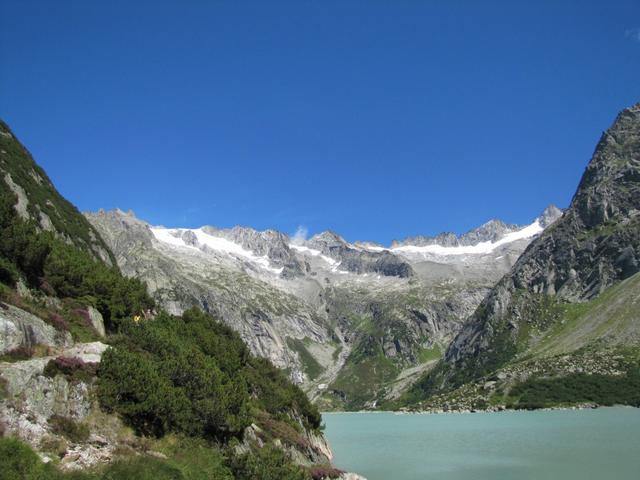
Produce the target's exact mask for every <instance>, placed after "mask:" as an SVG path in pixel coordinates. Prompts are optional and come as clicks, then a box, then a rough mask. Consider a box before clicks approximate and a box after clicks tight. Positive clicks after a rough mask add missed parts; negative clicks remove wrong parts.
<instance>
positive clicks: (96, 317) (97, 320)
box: [87, 306, 107, 337]
mask: <svg viewBox="0 0 640 480" xmlns="http://www.w3.org/2000/svg"><path fill="white" fill-rule="evenodd" d="M87 313H88V314H89V321H90V322H91V326H92V327H93V328H94V329H95V331H96V332H98V335H100V336H101V337H105V336H106V335H107V332H106V330H105V328H104V318H102V314H101V313H100V312H99V311H98V310H96V309H95V308H93V307H91V306H89V307H87Z"/></svg>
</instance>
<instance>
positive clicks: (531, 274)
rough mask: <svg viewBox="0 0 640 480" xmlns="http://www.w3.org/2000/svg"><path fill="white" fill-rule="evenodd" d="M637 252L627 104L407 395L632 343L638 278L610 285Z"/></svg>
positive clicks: (635, 264)
mask: <svg viewBox="0 0 640 480" xmlns="http://www.w3.org/2000/svg"><path fill="white" fill-rule="evenodd" d="M639 259H640V105H635V106H633V107H631V108H628V109H625V110H624V111H622V112H621V113H620V114H619V115H618V117H617V118H616V120H615V122H614V123H613V125H612V126H611V128H610V129H609V130H607V131H606V132H605V133H604V134H603V136H602V138H601V139H600V142H599V143H598V145H597V147H596V149H595V153H594V155H593V158H592V159H591V162H590V163H589V165H588V167H587V169H586V171H585V172H584V174H583V176H582V179H581V181H580V184H579V186H578V189H577V191H576V194H575V196H574V197H573V200H572V202H571V205H570V207H569V208H568V209H567V210H566V211H565V213H564V215H563V217H562V218H561V219H560V220H558V221H557V222H555V223H554V224H553V225H552V226H551V227H549V228H548V229H547V230H546V231H545V232H543V233H542V234H541V235H540V236H539V237H538V238H537V239H535V240H534V241H533V242H532V243H531V245H530V246H529V247H528V248H527V250H526V251H525V252H524V254H523V255H522V256H521V257H520V259H519V260H518V261H517V262H516V264H515V265H514V267H513V269H512V271H511V272H510V273H509V274H508V275H506V276H505V277H504V278H503V279H502V280H501V281H500V282H499V283H498V284H497V285H496V287H495V288H493V289H492V291H491V293H490V294H489V295H488V296H487V298H486V299H485V300H484V301H483V302H482V303H481V305H480V306H479V307H478V309H477V310H476V312H475V313H474V315H473V316H472V317H471V318H470V320H469V321H468V322H467V323H466V324H465V326H464V328H463V329H462V331H461V332H460V333H459V334H458V336H457V337H456V339H455V340H454V341H453V342H452V344H451V345H450V346H449V348H448V349H447V352H446V355H445V359H444V361H443V362H442V364H441V365H440V366H439V367H438V368H437V369H436V370H435V371H434V372H432V373H431V374H430V375H428V376H427V377H426V378H424V379H423V380H422V381H421V382H420V383H419V384H418V386H417V387H416V388H415V389H414V395H415V396H417V397H421V396H428V395H431V394H433V393H437V392H438V391H440V390H442V389H444V390H449V389H451V388H454V387H458V386H460V385H461V384H463V383H465V382H468V381H471V380H478V379H482V378H485V377H487V376H490V375H491V374H493V372H495V371H496V370H498V369H500V368H502V367H504V368H507V369H508V368H511V367H508V365H510V364H511V363H513V362H514V361H522V362H525V361H527V360H531V358H534V359H538V358H540V357H549V356H553V355H560V354H563V353H564V354H568V353H571V354H575V355H578V356H579V355H583V354H584V352H585V351H590V352H591V354H592V355H594V356H596V357H597V356H598V355H600V354H602V352H605V351H614V350H615V351H618V350H619V348H618V347H621V346H625V347H634V348H637V347H638V345H639V343H638V337H639V335H638V332H639V331H640V318H639V316H638V313H635V312H637V311H638V310H635V312H634V310H633V309H630V305H635V304H636V303H637V291H634V287H635V286H637V281H635V280H634V279H630V280H629V281H628V282H626V283H624V287H623V286H622V285H621V286H620V289H612V288H611V287H612V286H613V285H617V284H619V282H621V281H622V280H625V279H628V278H629V277H632V276H633V275H634V274H636V273H637V272H638V271H639V270H640V266H639V265H640V264H639ZM634 278H636V277H634ZM616 288H617V287H616ZM608 298H610V301H608V302H606V301H605V300H606V299H608ZM625 351H626V352H627V353H629V352H632V351H633V350H628V349H627V350H625ZM596 352H597V353H596ZM618 353H619V352H618ZM631 356H632V360H633V354H631ZM594 358H595V357H594ZM577 363H579V362H577ZM632 363H633V361H632ZM522 368H524V367H522ZM565 373H566V372H565ZM502 376H503V377H504V375H502Z"/></svg>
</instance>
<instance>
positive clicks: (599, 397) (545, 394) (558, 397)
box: [509, 368, 640, 409]
mask: <svg viewBox="0 0 640 480" xmlns="http://www.w3.org/2000/svg"><path fill="white" fill-rule="evenodd" d="M509 396H510V397H512V398H514V399H517V403H516V408H521V409H537V408H544V407H552V406H556V405H562V404H576V403H596V404H598V405H633V406H636V407H637V406H640V371H639V370H638V369H637V368H635V369H632V370H630V371H629V372H628V373H627V374H626V375H617V376H613V375H601V374H586V373H572V374H570V375H566V376H564V377H556V378H530V379H528V380H527V381H525V382H523V383H520V384H518V385H516V386H514V387H513V388H512V389H511V391H510V392H509Z"/></svg>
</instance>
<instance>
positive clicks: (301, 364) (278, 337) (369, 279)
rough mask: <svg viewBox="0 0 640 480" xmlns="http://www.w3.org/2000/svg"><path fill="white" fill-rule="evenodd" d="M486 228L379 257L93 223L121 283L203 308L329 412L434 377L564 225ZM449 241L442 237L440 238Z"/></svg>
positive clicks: (328, 243)
mask: <svg viewBox="0 0 640 480" xmlns="http://www.w3.org/2000/svg"><path fill="white" fill-rule="evenodd" d="M560 215H561V212H560V211H559V210H558V209H556V208H555V207H550V208H548V209H547V210H545V212H544V214H543V215H542V216H541V217H540V218H539V219H537V220H536V221H534V222H533V223H532V224H531V225H528V226H517V225H505V224H503V223H502V222H499V221H491V222H489V223H487V224H485V225H483V226H482V227H480V228H479V229H477V230H474V231H472V232H469V233H468V234H466V235H464V236H462V237H461V238H460V239H458V237H456V236H455V235H453V234H449V235H446V237H447V238H448V239H449V240H448V242H445V243H433V242H431V243H429V244H425V242H418V241H416V242H412V241H411V240H406V241H404V242H402V243H396V244H394V246H392V247H390V248H384V247H382V246H379V245H374V244H371V243H366V242H360V243H356V244H352V243H349V242H347V241H346V240H345V239H343V238H342V237H340V236H339V235H338V234H336V233H334V232H323V233H320V234H318V235H316V236H314V237H312V238H310V239H308V240H299V239H292V238H289V237H288V236H287V235H285V234H282V233H279V232H275V231H272V230H269V231H265V232H258V231H255V230H253V229H250V228H245V227H234V228H232V229H218V228H215V227H209V226H206V227H202V228H199V229H181V228H173V229H172V228H164V227H153V226H151V225H148V224H146V223H145V222H143V221H142V220H139V219H137V218H136V217H135V216H134V215H133V214H132V213H128V214H127V213H124V212H122V211H119V210H115V211H111V212H103V211H102V212H98V213H95V214H87V218H88V219H89V221H90V222H91V223H92V224H93V225H94V226H95V227H96V229H97V230H98V231H99V232H100V233H101V235H102V236H103V238H105V240H106V241H107V243H108V244H109V245H110V247H111V248H112V250H113V252H114V253H115V255H116V258H117V262H118V264H119V266H120V268H121V269H122V271H123V272H124V273H125V274H126V275H130V276H135V277H138V278H141V279H144V280H145V281H146V282H147V284H148V286H149V290H150V292H151V294H152V295H153V296H154V297H155V299H156V300H157V301H158V302H159V303H160V304H162V305H163V306H164V307H165V308H167V309H168V310H169V311H171V312H173V313H176V314H177V313H180V312H182V311H183V310H185V309H187V308H189V307H191V306H194V305H196V306H200V307H201V308H203V309H205V310H206V311H209V312H212V313H214V314H216V315H219V316H220V317H221V318H223V319H224V321H225V322H226V323H227V324H228V325H230V326H232V327H233V328H234V329H235V330H236V331H238V332H239V333H240V335H241V336H242V338H243V339H244V340H245V342H246V343H247V344H248V345H249V346H250V348H251V350H252V351H253V352H254V353H255V354H257V355H261V356H264V357H267V358H269V359H270V360H271V361H272V362H273V363H275V364H276V365H278V366H280V367H281V368H285V369H288V370H289V372H290V374H291V377H292V378H293V379H294V380H295V381H296V382H298V383H301V384H302V385H303V387H304V388H305V389H306V390H307V392H308V393H309V395H310V396H311V398H313V399H315V400H316V401H317V402H319V403H320V404H321V405H322V406H323V408H331V409H335V408H337V409H339V408H362V407H366V406H373V405H375V402H380V401H383V400H384V399H386V398H395V397H396V396H397V395H399V393H400V392H402V391H403V390H404V389H405V388H406V387H407V386H408V385H409V384H410V383H411V381H412V380H415V378H416V376H418V375H419V374H420V373H422V372H424V371H425V370H426V369H428V368H430V367H431V366H432V365H433V364H434V363H435V360H437V359H438V358H439V357H440V356H441V354H442V352H443V351H444V350H445V348H446V346H447V345H448V343H449V342H450V341H451V339H452V338H453V337H454V336H455V334H456V333H457V332H458V330H459V329H460V326H461V324H462V322H463V321H464V319H465V318H467V317H468V316H469V315H470V314H471V313H472V312H473V310H474V309H475V307H476V306H477V305H478V304H479V302H480V301H481V300H482V298H483V297H484V295H485V294H486V293H487V292H488V289H489V288H490V287H491V286H493V285H494V284H495V282H497V281H498V280H499V278H500V277H501V276H502V275H503V274H504V273H506V272H507V271H508V269H509V268H510V267H511V266H512V265H513V263H514V262H515V261H516V259H517V258H518V257H519V255H520V254H521V252H522V251H523V250H524V248H525V247H526V245H527V244H528V243H529V242H530V241H531V239H532V238H533V237H535V236H536V235H538V234H539V233H540V232H541V231H542V230H543V229H544V227H545V226H546V225H547V224H549V223H551V222H552V221H553V220H555V219H556V218H558V217H559V216H560ZM442 237H444V236H442Z"/></svg>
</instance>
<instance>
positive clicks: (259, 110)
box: [0, 0, 640, 243]
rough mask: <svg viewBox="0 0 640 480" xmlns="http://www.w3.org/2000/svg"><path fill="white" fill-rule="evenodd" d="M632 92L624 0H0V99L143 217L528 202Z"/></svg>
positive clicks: (516, 216)
mask: <svg viewBox="0 0 640 480" xmlns="http://www.w3.org/2000/svg"><path fill="white" fill-rule="evenodd" d="M638 101H640V2H638V1H600V2H589V1H574V2H570V1H531V2H516V1H504V2H478V1H468V2H464V1H447V2H445V1H422V2H418V1H386V2H383V1H376V0H371V1H366V2H365V1H348V0H347V1H340V2H338V1H335V2H331V1H328V2H324V1H322V2H321V1H292V2H278V1H275V2H264V1H260V2H242V1H208V2H205V1H201V2H197V1H193V2H178V1H173V2H167V1H153V2H143V1H135V2H134V1H126V2H124V1H117V0H116V1H108V2H87V1H59V2H50V1H42V2H33V1H28V0H27V1H25V0H21V1H8V0H0V117H2V118H3V119H4V120H5V121H7V122H8V123H9V124H10V125H11V127H12V128H13V130H14V132H15V133H16V134H17V135H18V137H19V138H20V139H21V140H22V141H23V142H24V143H25V144H26V145H27V147H28V148H29V149H30V151H31V152H32V153H33V154H34V156H35V158H36V160H37V161H38V162H39V163H40V164H41V165H42V166H43V167H44V168H45V169H46V171H47V172H48V173H49V175H50V177H51V178H52V180H53V181H54V183H55V184H56V185H57V186H58V188H59V190H60V191H61V192H62V193H63V194H64V195H65V196H66V197H67V198H68V199H70V200H71V201H72V202H73V203H75V204H76V205H77V206H78V207H79V208H80V209H81V210H97V209H99V208H105V209H110V208H115V207H120V208H122V209H125V210H128V209H133V210H134V211H135V212H136V213H137V215H138V216H140V217H141V218H143V219H146V220H148V221H150V222H152V223H154V224H164V225H167V226H198V225H201V224H214V225H217V226H221V227H224V226H232V225H235V224H242V225H249V226H253V227H255V228H259V229H264V228H276V229H279V230H282V231H285V232H293V231H295V230H296V228H297V227H298V226H304V227H306V228H307V229H308V230H309V232H310V233H315V232H319V231H321V230H324V229H333V230H336V231H338V232H340V233H341V234H342V235H344V236H345V237H346V238H347V239H349V240H356V239H368V240H374V241H379V242H383V243H388V242H389V241H390V240H391V239H393V238H399V237H405V236H409V235H416V234H435V233H438V232H441V231H454V232H458V233H460V232H464V231H466V230H468V229H470V228H472V227H474V226H477V225H479V224H481V223H483V222H485V221H486V220H488V219H490V218H493V217H497V218H501V219H503V220H505V221H508V222H514V223H527V222H529V221H530V220H531V219H532V218H534V217H535V216H536V215H537V214H538V213H539V212H540V211H541V210H542V209H543V208H544V207H545V206H546V205H547V204H549V203H555V204H557V205H559V206H561V207H564V206H567V204H568V203H569V201H570V199H571V196H572V195H573V193H574V191H575V187H576V185H577V183H578V180H579V178H580V175H581V174H582V171H583V170H584V167H585V166H586V164H587V162H588V160H589V158H590V156H591V154H592V152H593V148H594V146H595V144H596V142H597V140H598V138H599V136H600V135H601V133H602V131H603V130H604V129H606V128H607V127H608V126H609V125H610V123H611V122H612V121H613V119H614V117H615V115H616V113H617V112H618V111H619V110H620V109H621V108H623V107H625V106H628V105H631V104H633V103H636V102H638Z"/></svg>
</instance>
